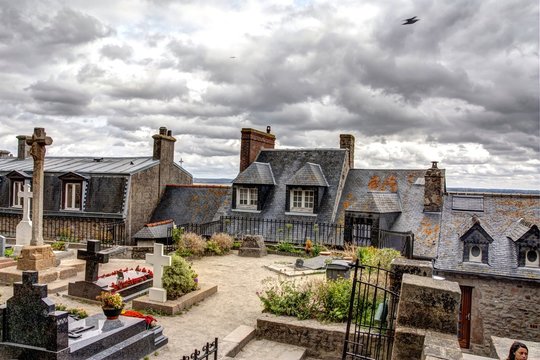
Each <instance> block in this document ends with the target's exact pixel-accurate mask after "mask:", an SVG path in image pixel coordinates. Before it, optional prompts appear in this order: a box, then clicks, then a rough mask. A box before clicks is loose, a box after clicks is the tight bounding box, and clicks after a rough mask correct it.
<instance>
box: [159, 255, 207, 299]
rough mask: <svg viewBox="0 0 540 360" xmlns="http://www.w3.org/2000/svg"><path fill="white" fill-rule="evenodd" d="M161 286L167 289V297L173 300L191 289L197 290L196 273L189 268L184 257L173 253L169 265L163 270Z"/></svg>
mask: <svg viewBox="0 0 540 360" xmlns="http://www.w3.org/2000/svg"><path fill="white" fill-rule="evenodd" d="M162 281H163V288H164V289H166V290H167V299H169V300H174V299H178V298H179V297H180V296H182V295H184V294H187V293H189V292H191V291H193V290H197V285H198V284H197V273H196V272H195V271H193V269H191V265H189V264H188V262H187V261H186V260H184V258H182V257H181V256H179V255H176V254H173V256H172V261H171V266H166V267H165V271H164V272H163V278H162Z"/></svg>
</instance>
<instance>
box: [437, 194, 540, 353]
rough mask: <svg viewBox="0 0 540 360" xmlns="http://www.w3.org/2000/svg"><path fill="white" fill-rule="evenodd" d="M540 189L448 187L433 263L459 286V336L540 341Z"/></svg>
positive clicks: (468, 344)
mask: <svg viewBox="0 0 540 360" xmlns="http://www.w3.org/2000/svg"><path fill="white" fill-rule="evenodd" d="M539 224H540V195H538V194H518V193H489V192H448V194H447V195H446V196H445V199H444V209H443V214H442V223H441V226H442V228H441V233H440V238H439V241H438V250H437V259H436V261H435V264H434V270H435V271H436V272H437V274H438V275H439V276H442V277H444V278H446V279H447V280H451V281H456V282H458V283H459V285H460V288H461V298H462V302H461V311H460V324H459V341H460V345H461V346H462V347H463V348H471V349H472V350H474V351H475V353H480V354H482V353H483V354H489V351H490V349H489V346H490V342H491V340H490V339H491V336H498V337H507V338H514V339H522V340H530V341H536V342H538V341H540V260H539V259H540V240H539V231H538V225H539Z"/></svg>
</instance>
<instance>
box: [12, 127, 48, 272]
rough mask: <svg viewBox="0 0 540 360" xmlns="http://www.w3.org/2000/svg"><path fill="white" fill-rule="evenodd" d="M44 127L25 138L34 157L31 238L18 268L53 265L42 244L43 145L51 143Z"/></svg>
mask: <svg viewBox="0 0 540 360" xmlns="http://www.w3.org/2000/svg"><path fill="white" fill-rule="evenodd" d="M52 142H53V141H52V139H51V138H50V137H49V136H47V134H46V133H45V129H44V128H34V134H33V135H32V137H27V138H26V143H27V144H28V145H30V146H31V149H30V155H32V158H33V159H34V172H33V174H32V186H33V188H32V200H33V206H32V239H31V240H30V246H25V247H23V249H22V250H21V255H20V257H19V260H18V262H17V269H19V270H45V269H49V268H51V267H53V266H55V263H56V261H55V257H54V253H53V251H52V248H51V246H50V245H43V165H44V162H45V146H47V145H51V144H52Z"/></svg>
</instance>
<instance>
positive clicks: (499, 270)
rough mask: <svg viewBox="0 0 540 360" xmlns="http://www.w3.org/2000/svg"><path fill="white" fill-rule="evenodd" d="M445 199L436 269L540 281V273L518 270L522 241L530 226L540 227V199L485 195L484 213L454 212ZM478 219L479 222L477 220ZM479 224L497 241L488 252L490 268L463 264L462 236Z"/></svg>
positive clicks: (485, 265)
mask: <svg viewBox="0 0 540 360" xmlns="http://www.w3.org/2000/svg"><path fill="white" fill-rule="evenodd" d="M454 195H458V196H459V195H460V194H456V193H448V195H446V196H445V202H444V208H443V214H442V216H443V218H442V227H441V235H440V240H439V247H438V251H437V260H436V262H435V267H436V268H437V269H439V270H440V271H442V272H444V271H445V270H447V271H452V272H465V273H477V274H484V275H498V276H509V277H517V278H526V279H536V280H538V279H540V269H534V268H527V267H518V265H517V252H518V251H517V245H516V244H515V242H514V241H515V240H518V239H519V238H520V237H521V236H520V235H523V234H524V232H526V230H528V229H526V227H527V225H526V224H531V226H532V225H533V224H540V196H539V195H534V194H530V195H519V194H495V193H492V194H490V193H483V194H482V196H483V202H484V211H459V210H454V209H452V203H453V202H452V196H454ZM475 219H477V220H475ZM475 221H479V222H480V225H481V226H482V228H483V229H484V230H486V232H488V233H489V235H490V236H491V237H492V238H493V242H492V243H490V244H489V248H488V264H477V263H472V262H463V241H461V240H460V236H461V235H462V233H463V231H466V230H465V229H466V228H467V226H468V227H469V228H470V227H472V226H473V225H474V224H475Z"/></svg>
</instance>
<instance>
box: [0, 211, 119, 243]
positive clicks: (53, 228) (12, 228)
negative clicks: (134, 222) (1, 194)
mask: <svg viewBox="0 0 540 360" xmlns="http://www.w3.org/2000/svg"><path fill="white" fill-rule="evenodd" d="M21 220H22V215H20V214H3V215H1V216H0V234H2V235H4V236H8V237H15V235H16V228H17V225H18V224H19V222H20V221H21ZM43 239H44V240H47V241H57V240H59V241H65V242H82V241H86V240H89V239H92V240H101V244H102V247H105V248H107V247H111V246H114V245H126V244H127V240H128V239H127V233H126V224H125V222H124V221H123V220H120V221H118V220H113V219H101V218H84V217H81V218H73V217H67V216H44V217H43Z"/></svg>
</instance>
